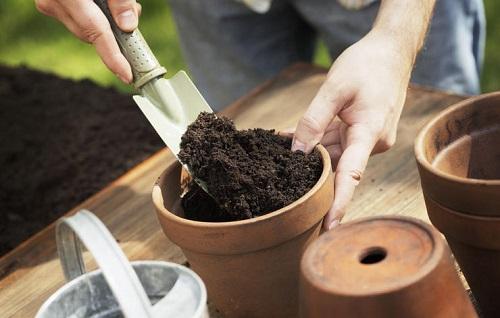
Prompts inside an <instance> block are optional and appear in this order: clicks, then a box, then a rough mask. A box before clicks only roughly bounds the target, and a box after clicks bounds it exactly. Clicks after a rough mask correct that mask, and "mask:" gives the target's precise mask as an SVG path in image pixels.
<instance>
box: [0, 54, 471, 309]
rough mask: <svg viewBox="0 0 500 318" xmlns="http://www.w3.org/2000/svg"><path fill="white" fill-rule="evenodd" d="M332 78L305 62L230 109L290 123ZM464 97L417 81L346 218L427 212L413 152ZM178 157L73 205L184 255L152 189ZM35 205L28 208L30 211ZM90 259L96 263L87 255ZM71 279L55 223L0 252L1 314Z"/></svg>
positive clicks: (142, 255)
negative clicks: (432, 124)
mask: <svg viewBox="0 0 500 318" xmlns="http://www.w3.org/2000/svg"><path fill="white" fill-rule="evenodd" d="M324 78H325V70H323V69H320V68H316V67H312V66H309V65H306V64H298V65H295V66H292V67H290V68H288V69H287V70H285V71H283V72H282V73H281V74H280V75H279V76H278V77H277V78H275V79H274V80H271V81H269V82H266V83H264V84H263V85H262V86H260V87H259V88H257V89H256V90H254V91H253V92H252V93H250V94H249V95H248V96H246V97H244V98H242V99H241V100H239V101H237V102H236V103H234V104H233V105H231V106H230V107H229V108H227V109H226V110H225V111H224V112H223V114H224V115H226V116H229V117H231V118H233V119H234V120H235V122H236V125H237V126H238V127H239V128H249V127H262V128H274V129H278V130H281V129H284V128H287V127H292V126H294V125H295V123H296V122H297V120H298V119H299V118H300V116H301V114H302V113H303V112H304V110H305V108H306V107H307V105H308V104H309V102H310V101H311V99H312V98H313V96H314V94H315V93H316V91H317V89H318V87H319V86H320V85H321V83H322V82H323V80H324ZM463 98H464V97H461V96H456V95H449V94H446V93H443V92H437V91H433V90H429V89H424V88H416V87H413V88H410V89H409V92H408V97H407V101H406V107H405V110H404V112H403V115H402V119H401V123H400V125H399V133H398V141H397V143H396V145H395V146H394V147H393V148H392V149H391V150H390V151H388V152H386V153H384V154H381V155H377V156H374V157H373V158H372V159H371V160H370V163H369V166H368V168H367V170H366V173H365V175H364V176H363V180H362V182H361V184H360V185H359V187H358V189H357V191H356V194H355V197H354V199H353V201H352V203H351V205H350V207H349V211H348V214H347V216H346V217H345V219H344V220H345V221H348V220H350V219H353V218H359V217H363V216H371V215H381V214H399V215H409V216H415V217H418V218H421V219H424V220H427V216H426V212H425V207H424V203H423V198H422V195H421V191H420V183H419V178H418V172H417V169H416V165H415V160H414V157H413V140H414V138H415V136H416V134H417V132H418V130H419V129H420V128H421V127H422V126H423V124H424V123H425V122H426V121H428V120H429V119H430V118H431V117H432V116H434V115H435V114H436V113H437V112H438V111H440V110H442V109H443V108H445V107H446V106H448V105H450V104H452V103H455V102H457V101H459V100H461V99H463ZM173 160H174V158H173V156H172V155H171V153H170V152H169V151H168V150H166V149H165V150H162V151H160V152H158V153H156V154H155V155H153V156H152V157H151V158H149V159H148V160H146V161H144V162H143V163H141V164H140V165H138V166H137V167H135V168H134V169H133V170H131V171H129V172H128V173H127V174H125V175H124V176H122V177H121V178H119V179H118V180H116V181H115V182H113V183H112V184H110V185H109V186H108V187H106V188H105V189H104V190H102V191H101V192H99V193H97V194H96V195H94V196H92V197H91V198H89V199H88V200H86V201H85V202H83V203H82V204H80V205H79V206H77V207H75V208H74V209H72V210H71V211H69V212H68V215H70V214H72V213H74V212H75V211H77V210H79V209H80V208H87V209H89V210H91V211H93V212H94V213H95V214H96V215H97V216H98V217H99V218H101V220H102V221H103V222H104V223H105V224H106V225H107V226H108V228H109V229H110V231H111V232H112V233H113V235H114V236H115V237H116V239H117V240H118V241H119V243H120V246H121V247H122V249H123V250H124V252H125V253H126V255H127V256H128V257H129V259H130V260H141V259H156V260H168V261H173V262H177V263H183V262H185V258H184V256H183V254H182V252H181V251H180V249H179V248H178V247H176V246H175V245H173V244H172V243H171V242H170V241H169V240H168V239H167V238H166V237H165V236H164V235H163V233H162V232H161V229H160V226H159V225H158V222H157V220H156V216H155V214H154V211H153V206H152V203H151V198H150V192H151V188H152V185H153V183H154V181H155V180H156V178H157V177H158V176H159V175H160V173H161V172H162V170H163V169H164V168H165V167H166V166H167V165H168V164H169V163H170V162H172V161H173ZM26 212H27V213H29V211H26ZM86 261H87V264H88V266H89V267H90V268H91V269H92V268H95V265H94V264H93V262H92V260H90V258H89V257H88V255H86ZM63 284H64V278H63V274H62V271H61V268H60V266H59V263H58V259H57V255H56V249H55V240H54V224H52V225H50V226H48V227H47V228H46V229H44V230H43V231H41V232H40V233H38V234H37V235H35V236H33V237H32V238H30V239H29V240H28V241H26V242H24V243H23V244H21V245H20V246H19V247H17V248H16V249H15V250H13V251H12V252H10V253H9V254H7V255H5V256H4V257H2V258H1V259H0V316H1V317H21V318H25V317H33V316H34V314H35V313H36V312H37V310H38V308H39V307H40V306H41V304H42V303H43V302H44V301H45V300H46V299H47V297H48V296H49V295H51V294H52V293H54V292H55V291H56V290H57V289H58V288H59V287H60V286H62V285H63Z"/></svg>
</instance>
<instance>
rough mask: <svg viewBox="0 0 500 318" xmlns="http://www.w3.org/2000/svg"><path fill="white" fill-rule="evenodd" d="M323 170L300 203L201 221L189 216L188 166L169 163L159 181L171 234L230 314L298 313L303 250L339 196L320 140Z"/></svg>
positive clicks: (157, 195)
mask: <svg viewBox="0 0 500 318" xmlns="http://www.w3.org/2000/svg"><path fill="white" fill-rule="evenodd" d="M316 151H319V152H320V154H321V157H322V160H323V172H322V174H321V177H320V179H319V181H318V182H317V184H316V185H315V186H314V187H313V188H312V189H311V190H310V191H309V192H308V193H307V194H305V195H304V196H303V197H301V198H300V199H298V200H297V201H295V202H293V203H292V204H290V205H288V206H286V207H284V208H282V209H279V210H277V211H274V212H271V213H269V214H266V215H263V216H259V217H256V218H253V219H248V220H242V221H234V222H220V223H211V222H198V221H191V220H188V219H185V218H183V211H182V209H181V208H180V204H179V201H180V200H179V195H180V186H179V178H180V173H181V167H180V165H179V164H178V163H177V162H176V163H174V164H173V165H171V166H169V167H168V168H167V169H166V170H165V171H164V172H163V174H162V175H161V176H160V178H159V179H158V181H157V183H156V185H155V186H154V188H153V202H154V205H155V207H156V210H157V215H158V218H159V221H160V224H161V226H162V228H163V231H164V233H165V235H166V236H167V237H168V238H169V239H170V240H172V241H173V242H174V243H175V244H177V245H179V246H180V247H181V248H182V251H183V252H184V254H185V255H186V258H187V259H188V261H189V263H190V265H191V268H192V269H193V270H194V271H195V272H196V273H198V274H199V275H200V276H201V278H202V279H203V281H204V282H205V284H206V286H207V290H208V297H209V300H210V301H212V302H213V303H214V304H215V306H216V307H217V309H219V310H220V311H221V312H222V313H223V314H224V315H226V316H227V317H294V316H297V314H298V281H299V264H300V257H301V256H302V253H303V251H304V250H305V248H306V246H307V245H308V244H309V243H310V242H311V241H312V240H314V239H315V238H316V237H317V236H318V233H319V229H320V227H321V221H322V218H323V216H325V214H326V213H327V212H328V210H329V208H330V206H331V204H332V202H333V177H332V171H331V163H330V157H329V155H328V152H327V151H326V150H325V148H323V147H322V146H318V147H317V148H316Z"/></svg>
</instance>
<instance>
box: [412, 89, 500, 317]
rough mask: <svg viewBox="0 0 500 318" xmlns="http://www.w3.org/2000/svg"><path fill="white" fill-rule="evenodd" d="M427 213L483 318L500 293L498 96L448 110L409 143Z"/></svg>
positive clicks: (492, 311) (494, 308)
mask: <svg viewBox="0 0 500 318" xmlns="http://www.w3.org/2000/svg"><path fill="white" fill-rule="evenodd" d="M415 156H416V159H417V165H418V169H419V173H420V179H421V183H422V191H423V193H424V197H425V202H426V206H427V211H428V214H429V217H430V219H431V221H432V223H433V224H434V225H435V226H436V227H437V228H438V229H439V230H440V231H441V232H442V233H443V234H444V235H445V236H446V239H447V240H448V243H449V244H450V247H451V250H452V251H453V253H454V254H455V257H456V259H457V261H458V263H459V264H460V267H461V268H462V270H463V272H464V275H465V277H466V279H467V281H468V283H469V285H470V286H471V289H472V292H473V293H474V296H475V298H476V300H477V301H478V303H479V306H480V308H481V311H482V313H483V314H484V315H485V316H486V317H498V316H499V315H500V304H499V303H498V302H497V301H496V300H495V299H494V297H495V293H496V290H498V287H500V226H499V223H500V93H491V94H485V95H481V96H478V97H474V98H470V99H467V100H465V101H463V102H460V103H458V104H456V105H454V106H451V107H449V108H448V109H446V110H444V111H443V112H441V113H440V114H438V115H437V116H436V118H434V119H433V120H432V121H431V122H429V123H428V124H427V125H426V126H425V127H424V128H423V129H422V131H421V132H420V133H419V135H418V137H417V139H416V141H415Z"/></svg>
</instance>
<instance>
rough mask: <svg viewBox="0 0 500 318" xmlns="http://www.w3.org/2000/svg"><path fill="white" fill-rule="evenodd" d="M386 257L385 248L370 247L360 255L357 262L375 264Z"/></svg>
mask: <svg viewBox="0 0 500 318" xmlns="http://www.w3.org/2000/svg"><path fill="white" fill-rule="evenodd" d="M386 256H387V251H386V250H385V248H382V247H371V248H369V249H367V250H366V251H364V252H363V253H362V254H361V255H360V257H359V262H360V263H361V264H366V265H371V264H377V263H379V262H381V261H383V260H384V259H385V257H386Z"/></svg>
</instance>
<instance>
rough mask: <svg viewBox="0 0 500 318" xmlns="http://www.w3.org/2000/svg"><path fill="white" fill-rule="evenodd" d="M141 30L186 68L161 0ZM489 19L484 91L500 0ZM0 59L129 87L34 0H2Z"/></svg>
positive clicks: (489, 87) (491, 83)
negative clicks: (45, 14) (41, 10)
mask: <svg viewBox="0 0 500 318" xmlns="http://www.w3.org/2000/svg"><path fill="white" fill-rule="evenodd" d="M329 1H334V0H329ZM141 4H142V6H143V14H142V16H141V19H140V29H141V31H142V33H143V35H144V36H145V38H146V39H147V41H148V43H149V45H150V46H151V49H152V50H153V51H154V52H155V54H156V56H157V57H158V59H159V60H160V63H162V64H163V65H164V66H165V67H167V69H168V71H169V72H170V73H174V72H176V71H177V70H179V69H182V68H185V67H186V66H185V64H184V61H183V59H182V55H181V51H180V48H179V42H178V39H177V33H176V30H175V25H174V22H173V19H172V16H171V13H170V9H169V7H168V6H167V5H166V1H165V0H147V1H142V2H141ZM485 6H486V13H487V18H488V38H487V45H486V59H485V64H484V72H483V76H482V87H483V90H484V91H493V90H500V16H499V15H498V14H496V13H498V12H500V1H498V0H485ZM0 30H2V32H0V63H2V64H8V65H27V66H30V67H32V68H36V69H40V70H44V71H50V72H54V73H56V74H58V75H60V76H63V77H68V78H74V79H81V78H91V79H92V80H94V81H96V82H97V83H99V84H101V85H104V86H109V85H112V86H114V87H117V88H118V89H120V90H121V91H128V92H130V91H131V90H132V89H131V88H130V87H129V86H126V85H124V84H122V83H121V82H120V81H119V80H118V79H116V78H115V76H114V75H113V74H112V73H111V72H109V71H108V70H107V69H106V68H105V67H104V65H103V64H102V63H101V62H100V60H99V57H98V56H97V55H96V54H95V52H94V49H93V48H92V46H90V45H88V44H85V43H82V42H80V41H79V40H78V39H76V38H75V37H73V36H72V35H70V34H69V32H68V31H67V30H66V29H65V28H64V26H62V25H61V24H60V23H59V22H57V21H55V20H54V19H51V18H49V17H46V16H44V15H42V14H41V13H39V12H38V11H36V9H35V6H34V3H33V1H32V0H31V1H28V0H0ZM314 61H315V62H316V63H318V64H320V65H323V66H327V65H329V63H330V58H329V56H328V52H327V50H326V48H325V46H324V45H323V44H322V43H320V44H319V45H318V50H317V52H316V54H315V58H314Z"/></svg>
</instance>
